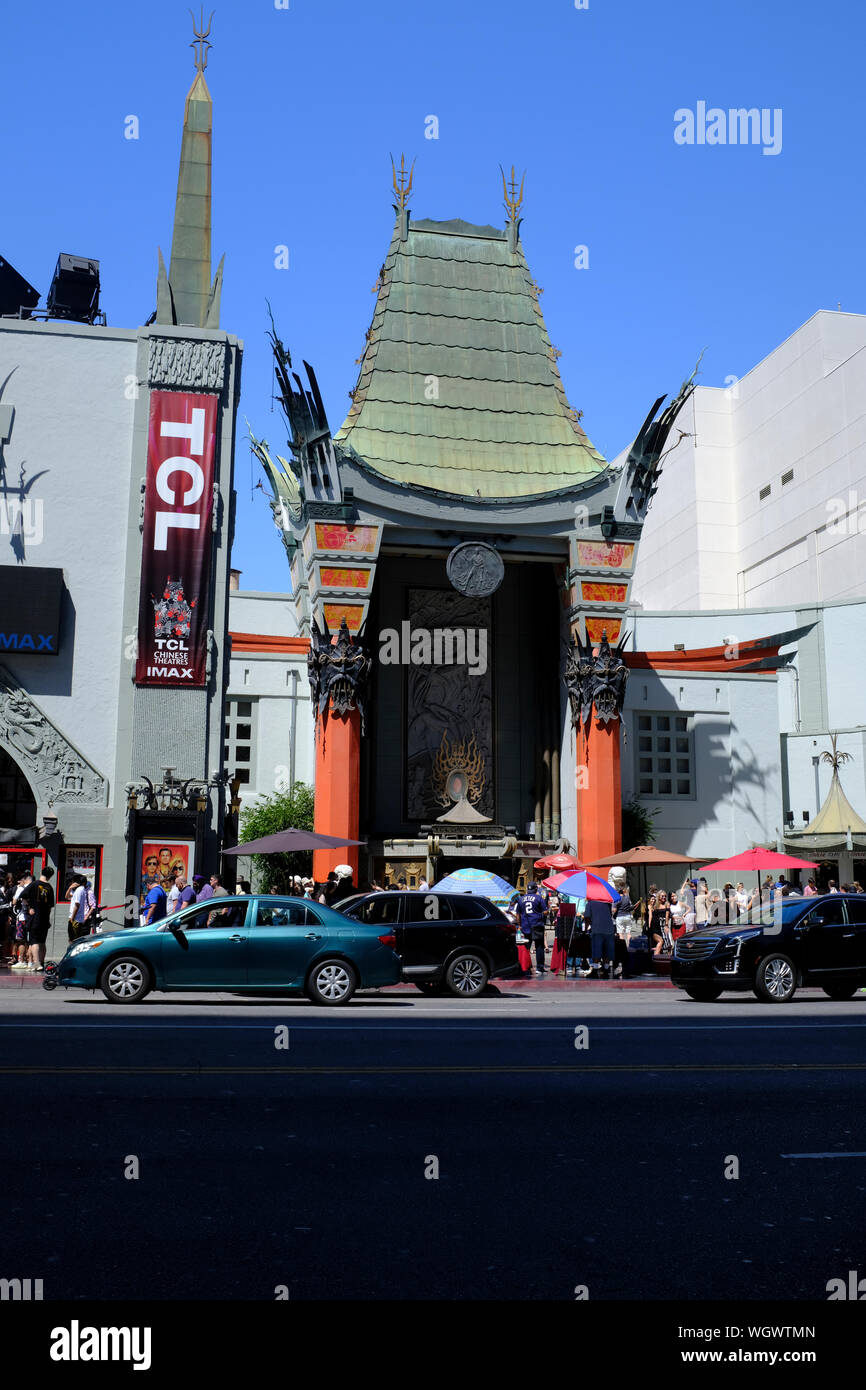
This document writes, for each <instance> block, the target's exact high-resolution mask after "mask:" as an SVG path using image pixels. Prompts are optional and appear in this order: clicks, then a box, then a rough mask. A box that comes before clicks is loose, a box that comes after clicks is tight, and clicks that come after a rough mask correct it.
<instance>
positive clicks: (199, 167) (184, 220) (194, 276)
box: [156, 9, 225, 328]
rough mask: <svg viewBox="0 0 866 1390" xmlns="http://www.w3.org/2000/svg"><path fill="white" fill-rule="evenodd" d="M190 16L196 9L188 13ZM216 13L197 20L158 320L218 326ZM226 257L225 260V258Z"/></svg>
mask: <svg viewBox="0 0 866 1390" xmlns="http://www.w3.org/2000/svg"><path fill="white" fill-rule="evenodd" d="M190 14H192V11H190ZM212 19H213V13H211V15H210V18H209V19H208V22H207V28H205V25H204V10H203V9H202V11H201V17H200V19H199V22H198V24H196V21H195V18H193V33H194V35H195V39H194V41H193V42H192V43H191V44H190V47H191V48H192V49H193V50H194V52H195V78H194V79H193V84H192V86H191V87H190V89H189V92H188V93H187V98H186V106H185V107H184V113H183V135H182V137H181V146H180V171H179V173H178V177H177V203H176V206H175V213H174V232H173V235H172V241H171V265H170V267H169V271H168V274H167V275H166V270H165V262H164V261H163V258H162V251H160V253H159V275H158V281H157V297H156V322H157V323H173V324H192V325H193V326H194V327H196V328H219V313H220V291H221V289H222V272H223V261H220V263H219V268H218V269H217V273H216V276H215V278H214V282H213V285H211V279H210V270H211V144H212V131H213V106H212V103H211V96H210V92H209V91H208V86H207V82H206V81H205V76H204V70H205V68H206V67H207V58H208V50H209V49H210V47H211V44H210V43H209V41H208V35H209V34H210V26H211V20H212ZM223 259H225V258H223Z"/></svg>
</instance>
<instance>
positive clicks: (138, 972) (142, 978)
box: [99, 956, 152, 1004]
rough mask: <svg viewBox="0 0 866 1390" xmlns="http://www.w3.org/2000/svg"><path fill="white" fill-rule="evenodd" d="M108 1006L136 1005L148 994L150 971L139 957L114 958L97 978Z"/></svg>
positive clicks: (149, 989) (150, 987)
mask: <svg viewBox="0 0 866 1390" xmlns="http://www.w3.org/2000/svg"><path fill="white" fill-rule="evenodd" d="M99 987H100V989H101V990H102V993H103V994H104V995H105V997H106V999H107V1000H108V1002H109V1004H137V1003H138V1002H139V1000H141V999H143V998H144V996H145V995H146V994H150V991H151V989H152V985H151V983H150V971H149V970H148V968H147V966H146V965H145V963H144V961H143V960H141V958H140V957H139V956H115V958H114V960H110V961H109V962H108V964H107V965H106V967H105V969H104V970H103V972H102V974H101V975H100V977H99Z"/></svg>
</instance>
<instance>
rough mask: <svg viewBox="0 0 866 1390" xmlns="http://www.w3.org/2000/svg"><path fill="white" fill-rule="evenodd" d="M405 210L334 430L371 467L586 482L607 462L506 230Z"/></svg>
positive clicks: (470, 489) (396, 478) (533, 488)
mask: <svg viewBox="0 0 866 1390" xmlns="http://www.w3.org/2000/svg"><path fill="white" fill-rule="evenodd" d="M400 223H401V218H400V216H398V219H397V225H396V227H395V231H394V236H393V239H392V241H391V245H390V247H389V250H388V256H387V259H386V261H385V264H384V266H383V267H382V272H381V273H380V283H379V287H378V296H377V300H376V308H375V311H374V314H373V322H372V324H371V327H370V331H369V334H368V338H367V346H366V350H365V352H364V356H363V359H362V362H361V369H360V372H359V374H358V382H357V385H356V387H355V391H354V393H353V401H352V407H351V409H350V411H349V413H348V415H347V416H346V419H345V421H344V422H343V425H342V427H341V428H340V430H339V432H338V433H337V434H336V435H335V442H336V443H337V444H338V446H340V445H341V446H342V447H343V449H344V450H345V451H346V452H350V453H351V454H353V455H354V456H355V457H356V458H357V459H358V460H359V461H360V462H361V463H362V464H363V465H365V466H366V467H367V468H368V469H370V470H371V471H372V472H374V473H376V474H378V475H380V476H382V477H384V478H387V479H389V480H391V481H393V482H396V483H400V484H403V485H410V486H411V485H417V486H421V487H425V488H433V489H436V490H437V491H440V492H443V493H448V494H451V495H457V496H462V497H471V498H478V497H481V498H484V499H494V498H496V499H506V500H508V499H517V498H526V497H537V496H540V495H544V494H547V493H562V492H564V491H569V490H578V489H580V488H582V487H584V486H585V485H586V483H587V482H588V481H589V480H591V479H593V478H595V477H597V476H598V474H599V473H601V472H603V471H604V470H605V468H606V467H607V464H606V462H605V459H604V458H603V457H602V455H601V454H600V453H599V452H598V450H597V449H596V448H595V447H594V446H593V444H592V443H591V441H590V440H589V438H588V437H587V435H586V434H585V433H584V431H583V430H582V429H581V427H580V422H579V420H578V418H577V414H576V412H575V411H574V410H572V408H571V406H570V405H569V403H568V399H567V397H566V394H565V390H564V388H563V385H562V381H561V379H560V376H559V371H558V369H557V365H556V354H555V352H554V349H553V347H552V345H551V342H550V339H549V337H548V335H547V329H546V328H545V325H544V319H543V316H542V313H541V308H540V306H539V303H538V290H537V286H536V285H535V282H534V280H533V278H532V274H531V272H530V270H529V266H528V265H527V262H526V258H525V256H524V254H523V250H522V248H521V245H520V242H519V240H517V239H516V238H515V244H514V249H512V243H511V241H510V239H509V233H508V232H507V231H500V230H499V229H497V228H495V227H481V226H474V225H472V224H471V223H468V222H463V221H461V220H459V219H456V220H453V221H450V222H432V221H418V222H409V225H408V232H407V235H406V237H405V239H402V238H401V235H400V230H401V228H400Z"/></svg>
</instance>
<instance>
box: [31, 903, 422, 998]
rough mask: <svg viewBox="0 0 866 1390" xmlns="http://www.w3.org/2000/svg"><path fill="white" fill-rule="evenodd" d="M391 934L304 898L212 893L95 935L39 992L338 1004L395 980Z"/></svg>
mask: <svg viewBox="0 0 866 1390" xmlns="http://www.w3.org/2000/svg"><path fill="white" fill-rule="evenodd" d="M395 945H396V940H395V937H394V934H393V932H392V931H390V930H389V929H388V928H387V927H384V926H381V925H380V926H378V927H377V926H366V925H364V924H363V923H361V922H353V921H350V920H349V918H347V917H344V916H343V915H342V913H340V912H334V911H333V910H332V909H331V908H329V907H325V906H324V905H323V904H321V903H313V902H309V901H307V900H306V899H303V898H277V897H274V896H271V895H270V894H268V895H267V896H261V897H258V896H256V897H246V896H245V897H218V898H210V899H209V900H208V901H207V902H205V903H194V904H193V905H192V906H191V907H188V908H185V909H184V910H183V911H182V912H176V913H174V915H173V916H171V917H166V918H164V919H163V920H162V921H161V922H156V923H154V924H153V925H152V926H134V927H123V928H120V929H119V930H117V931H108V932H106V931H102V932H96V933H94V934H93V935H92V936H85V937H82V938H80V940H78V941H74V942H73V943H72V944H71V945H70V947H69V949H68V951H67V952H66V955H65V956H64V957H63V959H62V960H61V961H59V962H58V964H57V965H53V966H49V967H46V972H45V977H44V980H43V984H44V986H45V988H46V989H56V988H57V986H58V985H63V986H65V987H67V988H68V987H70V986H73V987H80V988H82V989H101V990H102V992H103V994H104V995H105V997H106V999H107V1000H108V1001H109V1003H111V1004H137V1003H139V1001H140V1000H142V999H144V997H145V995H147V994H149V993H150V992H151V990H219V991H221V992H224V993H228V994H273V993H283V992H284V991H286V992H289V991H291V992H298V993H304V994H306V995H307V997H308V998H309V999H311V1000H312V1002H313V1003H314V1004H347V1003H348V1002H349V1000H350V999H351V998H352V995H353V994H354V993H355V991H356V990H357V989H375V988H377V987H378V986H380V985H394V984H397V983H398V982H399V980H400V978H401V961H400V957H399V956H398V955H397V953H396V951H395V950H394V947H395Z"/></svg>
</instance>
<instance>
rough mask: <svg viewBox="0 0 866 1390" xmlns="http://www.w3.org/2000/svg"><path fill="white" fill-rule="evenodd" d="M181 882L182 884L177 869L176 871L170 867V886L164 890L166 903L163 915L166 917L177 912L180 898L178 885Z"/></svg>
mask: <svg viewBox="0 0 866 1390" xmlns="http://www.w3.org/2000/svg"><path fill="white" fill-rule="evenodd" d="M181 882H182V879H181V875H180V871H179V870H178V869H176V868H175V867H174V866H173V865H172V869H171V885H170V887H169V888H168V889H167V890H166V893H167V899H168V901H167V903H166V909H165V914H166V916H167V917H171V916H172V914H173V913H175V912H177V907H178V900H179V898H180V884H181Z"/></svg>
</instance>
